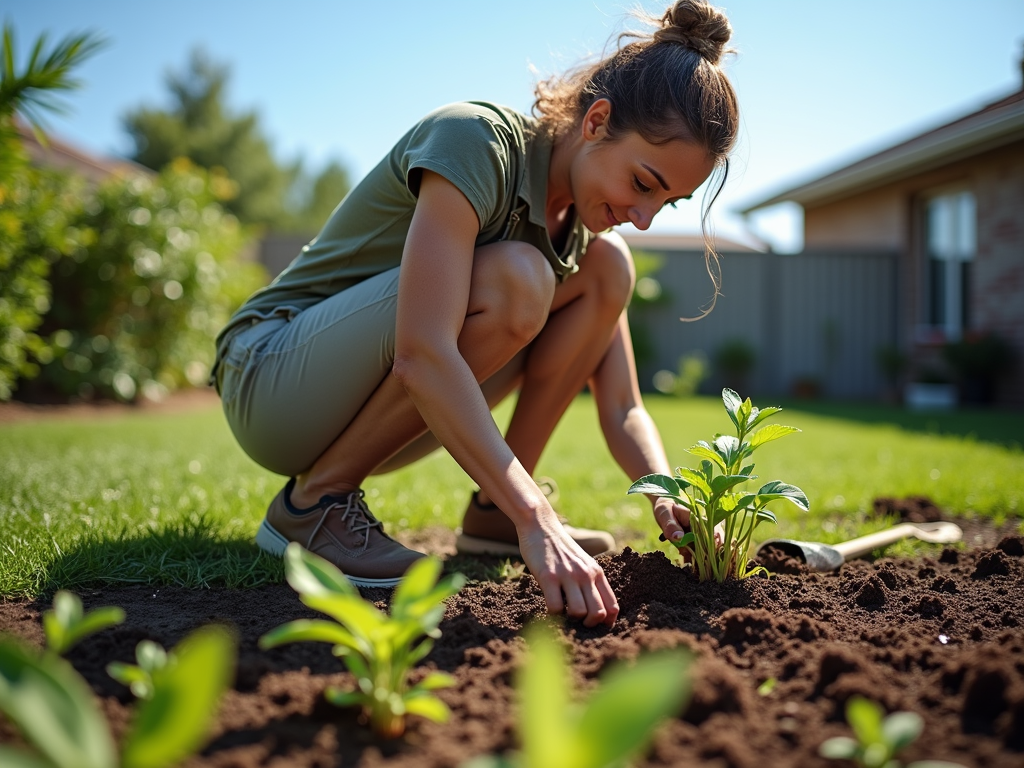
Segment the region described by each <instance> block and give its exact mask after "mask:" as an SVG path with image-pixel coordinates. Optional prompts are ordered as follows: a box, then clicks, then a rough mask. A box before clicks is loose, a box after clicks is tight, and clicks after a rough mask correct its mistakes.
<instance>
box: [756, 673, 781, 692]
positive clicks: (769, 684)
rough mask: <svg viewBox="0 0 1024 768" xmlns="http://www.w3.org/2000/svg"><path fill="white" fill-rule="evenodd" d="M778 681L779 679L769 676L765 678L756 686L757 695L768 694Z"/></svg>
mask: <svg viewBox="0 0 1024 768" xmlns="http://www.w3.org/2000/svg"><path fill="white" fill-rule="evenodd" d="M778 682H779V681H778V679H777V678H774V677H769V678H768V679H767V680H765V681H764V682H763V683H761V684H760V685H759V686H757V695H758V696H768V695H769V694H771V692H772V691H774V690H775V686H776V685H778Z"/></svg>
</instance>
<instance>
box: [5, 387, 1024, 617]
mask: <svg viewBox="0 0 1024 768" xmlns="http://www.w3.org/2000/svg"><path fill="white" fill-rule="evenodd" d="M763 404H765V405H767V404H769V403H767V402H766V403H763ZM648 407H649V409H650V411H651V413H652V415H653V417H654V419H655V421H656V422H657V423H658V424H659V426H660V428H661V431H662V434H663V436H664V439H665V444H666V449H667V451H668V455H669V460H670V461H671V462H673V463H674V465H682V464H688V465H692V464H694V462H692V461H691V458H692V457H690V456H689V454H687V453H686V448H688V447H689V446H691V445H693V443H695V442H696V441H697V440H700V439H707V438H709V437H710V436H711V435H713V434H714V433H716V432H720V431H726V428H727V422H726V420H727V418H728V417H727V416H726V414H725V411H724V409H723V408H722V406H721V401H720V400H718V399H717V398H695V399H690V400H676V399H670V398H664V397H651V398H649V399H648ZM510 408H511V405H510V404H506V405H505V406H503V407H502V408H501V409H499V411H498V412H497V413H496V420H497V422H498V423H499V425H504V424H505V423H506V422H507V420H508V417H509V414H510V412H511V411H510ZM815 410H817V411H818V412H816V413H812V412H810V411H809V410H806V409H800V408H792V409H788V410H786V411H784V412H783V413H782V414H780V415H779V417H777V418H776V421H778V422H781V423H785V424H791V425H793V426H797V427H800V428H801V429H803V430H804V432H803V433H802V434H799V435H795V436H792V437H788V438H785V439H784V440H780V441H778V442H775V443H772V444H770V445H768V446H766V447H764V448H762V449H761V450H759V451H758V453H757V454H756V457H755V458H757V459H758V461H757V472H758V474H759V476H760V477H761V478H762V480H770V479H781V480H785V481H787V482H790V483H793V484H795V485H798V486H800V487H801V488H803V489H804V491H806V493H807V495H808V497H809V498H810V500H811V506H812V511H811V513H810V514H808V515H803V514H802V513H799V512H797V511H796V510H795V509H792V508H787V507H786V506H785V505H784V504H778V505H777V512H778V513H779V515H780V526H779V528H778V529H771V530H769V528H768V527H762V528H760V529H759V530H758V533H759V534H761V536H762V537H763V538H764V537H768V536H774V535H785V536H792V537H795V538H805V539H816V540H822V541H838V540H841V539H845V538H848V537H850V536H852V535H856V534H858V533H861V532H864V531H866V530H869V529H872V528H877V527H880V526H881V525H883V524H884V523H882V522H879V521H871V520H867V521H866V520H865V516H866V514H867V513H868V511H869V510H870V508H871V501H872V499H873V498H875V497H876V496H905V495H910V494H924V495H928V496H930V497H931V498H932V499H934V500H935V501H936V502H937V503H938V504H939V505H941V506H943V507H945V508H946V509H948V510H950V511H951V512H953V513H955V514H976V515H982V516H987V517H991V518H994V519H996V520H997V521H1002V520H1004V519H1006V518H1007V517H1020V516H1021V514H1022V509H1024V453H1022V451H1021V449H1020V447H1019V445H1017V446H1015V445H1012V439H1010V438H1009V437H1008V436H1012V435H1021V434H1024V415H1021V414H1011V413H1003V414H978V415H973V416H972V415H971V414H950V415H943V416H941V417H929V418H931V419H933V422H932V423H929V421H927V420H924V421H921V422H920V424H919V423H917V422H911V423H908V422H906V421H905V417H906V415H905V414H903V413H902V412H900V411H895V410H893V411H888V410H886V409H881V408H876V409H873V410H872V409H870V408H868V409H867V410H866V411H865V410H864V408H859V410H855V411H854V412H850V410H849V408H848V407H846V409H845V410H844V407H843V406H835V407H831V406H827V405H818V406H816V407H815ZM830 414H832V415H830ZM841 417H842V418H841ZM914 418H916V417H914ZM901 419H904V421H901ZM972 419H977V420H979V422H978V423H979V424H981V426H980V427H979V429H977V430H972V429H971V424H972V421H971V420H972ZM986 419H987V421H986ZM901 424H902V425H903V426H900V425H901ZM929 429H931V430H932V431H931V432H929V431H928V430H929ZM972 431H973V432H975V434H976V435H983V436H985V437H986V439H987V440H989V441H987V442H986V441H982V440H980V439H978V437H976V436H971V434H970V433H971V432H972ZM965 434H966V435H968V436H967V437H964V436H962V435H965ZM537 474H538V475H548V476H551V477H553V478H555V479H556V480H557V482H558V484H559V487H560V490H561V494H560V498H559V500H558V502H557V504H556V507H557V508H558V510H559V511H560V512H561V513H562V514H564V515H566V516H568V517H569V518H570V520H571V521H572V522H574V523H576V524H579V525H585V526H591V527H609V528H611V529H612V530H613V531H615V532H616V534H617V535H618V537H619V539H620V542H622V543H626V544H630V545H631V546H634V547H636V548H640V549H653V548H662V549H665V548H667V545H665V544H659V543H658V541H657V533H658V531H657V529H656V528H655V526H654V523H653V521H652V520H651V519H650V509H649V505H647V503H646V502H645V501H643V500H642V499H640V500H638V499H637V498H636V497H627V496H626V495H625V491H626V488H628V486H629V483H630V478H627V477H626V476H625V474H624V473H623V472H622V471H621V470H620V469H619V468H618V467H617V465H616V464H615V463H614V462H613V461H612V459H611V457H610V455H609V453H608V450H607V448H606V446H605V443H604V440H603V438H602V436H601V433H600V430H599V428H598V425H597V419H596V410H595V407H594V404H593V401H592V400H591V399H590V398H589V397H586V396H582V397H580V398H578V399H577V401H576V402H575V403H574V404H573V406H572V407H571V408H570V410H569V412H568V413H567V414H566V417H565V419H564V420H563V422H562V424H561V425H560V427H559V429H558V431H557V432H556V433H555V435H554V437H553V439H552V443H551V445H550V446H549V447H548V450H547V451H546V452H545V454H544V456H543V457H542V459H541V463H540V466H539V467H538V468H537ZM283 482H284V478H281V477H279V476H277V475H274V474H272V473H270V472H267V471H266V470H264V469H262V468H260V467H258V466H257V465H256V464H254V463H253V462H252V461H251V460H250V459H248V457H246V456H245V454H243V453H242V451H241V450H240V449H239V448H238V447H237V445H236V444H235V442H234V439H233V438H232V436H231V433H230V431H229V430H228V428H227V426H226V424H225V423H224V420H223V417H222V416H221V414H220V411H219V410H218V409H217V408H216V407H215V406H213V407H209V408H203V409H201V410H196V411H192V412H189V413H185V414H181V413H176V414H161V413H157V414H153V413H141V412H140V413H137V414H127V415H118V416H116V417H105V418H95V419H73V420H53V419H45V420H39V421H32V422H23V423H17V424H9V425H5V426H2V427H0V595H3V596H8V597H16V596H32V595H36V594H40V593H49V592H52V591H53V590H55V589H57V588H59V587H70V588H74V587H81V586H83V585H87V584H99V583H107V584H111V583H125V584H131V583H140V584H153V585H160V584H179V585H184V586H189V587H205V586H212V585H226V586H233V587H246V586H255V585H258V584H261V583H266V582H268V581H278V580H280V578H281V574H282V569H281V566H280V563H279V562H278V561H277V560H275V559H274V558H270V557H267V556H265V555H262V554H261V553H260V552H259V550H257V549H256V547H255V545H254V544H252V537H253V535H254V534H255V532H256V528H257V527H258V525H259V522H260V520H261V519H262V517H263V513H264V511H265V510H266V506H267V504H268V503H269V501H270V500H271V498H272V497H273V496H274V494H276V493H277V491H278V490H279V489H280V487H281V485H282V484H283ZM473 488H474V485H473V483H472V481H470V480H469V478H468V477H466V476H465V474H464V473H463V472H462V471H461V470H460V469H459V467H458V466H457V465H456V463H455V462H454V461H453V460H452V459H451V458H450V457H449V456H448V455H447V454H445V453H444V452H443V451H439V452H437V453H435V454H434V455H432V456H430V457H428V458H427V459H425V460H424V461H422V462H420V463H418V464H416V465H414V466H412V467H409V468H406V469H403V470H400V471H398V472H395V473H393V474H391V475H387V476H384V477H374V478H371V479H370V480H369V481H368V482H367V484H366V491H367V498H368V500H369V502H370V505H371V508H372V509H373V510H374V511H375V512H376V513H377V514H378V515H379V516H380V517H381V519H383V520H384V521H385V523H386V525H387V527H388V530H392V531H394V530H401V529H418V528H422V527H425V526H428V525H444V526H448V527H451V528H454V527H455V526H456V525H458V524H459V521H460V519H461V515H462V512H463V511H464V510H465V506H466V504H467V503H468V501H469V494H470V492H471V490H472V489H473ZM791 509H792V511H791Z"/></svg>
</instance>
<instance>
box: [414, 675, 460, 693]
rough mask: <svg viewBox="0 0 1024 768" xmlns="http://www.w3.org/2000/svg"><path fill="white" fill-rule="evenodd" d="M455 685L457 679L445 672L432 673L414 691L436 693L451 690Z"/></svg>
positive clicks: (417, 684)
mask: <svg viewBox="0 0 1024 768" xmlns="http://www.w3.org/2000/svg"><path fill="white" fill-rule="evenodd" d="M453 685H455V678H454V677H452V676H451V675H448V674H445V673H444V672H431V673H430V674H429V675H427V676H426V677H424V678H423V679H422V680H420V681H419V682H418V683H416V685H415V686H413V688H412V690H414V691H436V690H438V689H439V688H451V687H452V686H453Z"/></svg>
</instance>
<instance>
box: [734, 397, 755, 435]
mask: <svg viewBox="0 0 1024 768" xmlns="http://www.w3.org/2000/svg"><path fill="white" fill-rule="evenodd" d="M753 410H754V404H753V403H751V402H750V398H749V397H748V398H747V399H746V400H744V401H743V402H742V403H741V404H740V408H739V411H738V412H737V413H736V419H737V420H738V421H739V423H740V424H742V425H743V428H744V429H750V424H749V423H748V422H749V421H750V416H751V413H752V412H753Z"/></svg>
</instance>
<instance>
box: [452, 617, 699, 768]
mask: <svg viewBox="0 0 1024 768" xmlns="http://www.w3.org/2000/svg"><path fill="white" fill-rule="evenodd" d="M526 640H527V646H528V648H529V652H528V656H527V659H526V661H525V662H524V663H523V664H522V665H521V666H520V667H519V672H518V675H517V680H516V689H517V691H518V694H519V736H520V741H521V744H522V751H521V752H520V753H519V754H514V755H511V756H505V757H494V756H489V755H488V756H482V757H477V758H475V759H473V760H471V761H469V762H468V763H464V764H463V765H462V768H547V767H548V766H558V768H613V767H617V766H622V765H624V764H626V761H627V760H629V759H630V758H632V757H635V756H636V755H637V754H639V753H640V751H641V750H642V749H643V748H644V747H645V746H646V745H647V744H648V743H649V742H650V740H651V737H652V735H653V732H654V729H655V728H656V727H657V726H658V724H659V723H661V722H662V721H663V720H664V719H665V718H668V717H671V716H673V715H675V714H677V713H678V712H679V710H680V709H681V708H682V706H683V704H684V702H685V701H686V700H687V699H688V698H689V695H690V679H689V676H688V675H687V669H688V667H689V664H690V656H689V654H688V653H686V652H685V651H682V650H679V649H675V650H670V651H657V652H655V653H650V654H647V655H645V656H642V657H641V658H640V659H638V660H637V662H636V663H635V664H628V665H627V664H625V663H621V662H620V663H617V664H615V665H613V666H612V667H611V668H610V669H608V670H606V671H605V672H604V673H603V674H602V675H601V679H600V682H599V684H598V687H597V688H596V690H594V691H593V692H592V693H591V694H590V695H589V696H588V697H587V698H586V700H585V701H579V702H574V701H572V699H573V698H575V696H574V695H573V691H572V685H571V678H570V674H571V672H570V668H569V665H568V664H567V663H566V659H565V651H564V649H563V648H562V646H561V644H560V643H559V641H558V640H557V639H556V637H555V635H554V633H553V632H552V631H551V629H550V627H548V626H546V625H543V624H536V625H534V626H532V627H530V628H529V629H528V630H527V632H526Z"/></svg>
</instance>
